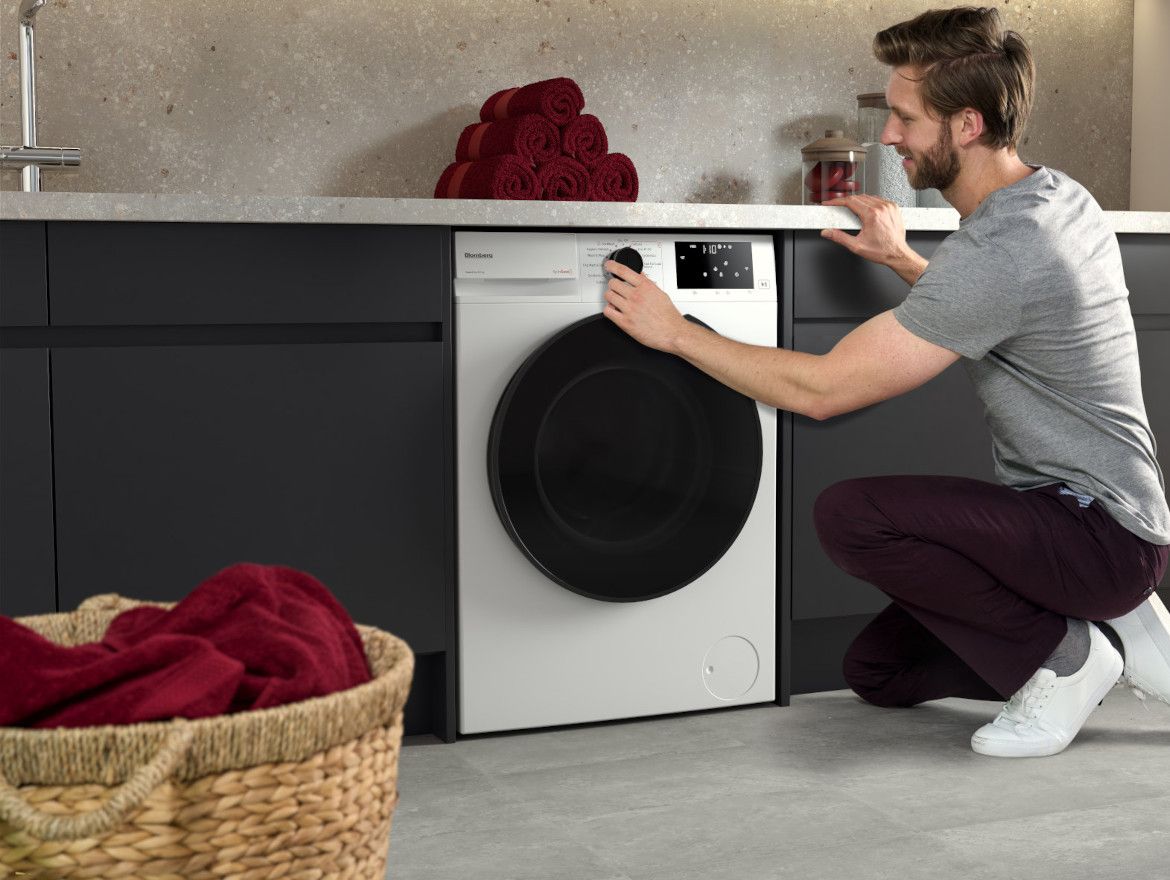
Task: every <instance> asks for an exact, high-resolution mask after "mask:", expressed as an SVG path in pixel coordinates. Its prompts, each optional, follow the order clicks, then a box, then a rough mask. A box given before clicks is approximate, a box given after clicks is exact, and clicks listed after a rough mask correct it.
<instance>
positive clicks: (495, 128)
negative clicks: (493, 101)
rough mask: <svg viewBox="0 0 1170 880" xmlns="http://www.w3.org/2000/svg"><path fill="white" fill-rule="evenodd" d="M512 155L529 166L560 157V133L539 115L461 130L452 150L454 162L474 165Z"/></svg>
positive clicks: (479, 123) (475, 125)
mask: <svg viewBox="0 0 1170 880" xmlns="http://www.w3.org/2000/svg"><path fill="white" fill-rule="evenodd" d="M505 153H511V154H513V155H515V156H519V157H521V158H522V159H527V160H528V161H530V162H532V163H540V162H547V161H548V160H549V159H555V158H556V157H557V156H559V155H560V154H561V130H560V129H559V128H557V127H556V126H555V125H553V124H552V122H550V121H549V120H548V119H545V118H544V117H543V116H541V115H540V114H539V113H525V114H524V115H523V116H518V117H516V118H515V119H502V120H500V121H499V122H475V123H472V124H471V125H469V126H467V128H465V129H463V133H462V134H460V135H459V144H458V145H457V146H456V147H455V161H456V162H475V161H478V160H479V159H488V158H490V157H492V156H502V155H504V154H505Z"/></svg>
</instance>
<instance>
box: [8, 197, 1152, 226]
mask: <svg viewBox="0 0 1170 880" xmlns="http://www.w3.org/2000/svg"><path fill="white" fill-rule="evenodd" d="M902 216H903V219H904V221H905V224H906V228H907V229H908V230H913V231H922V230H953V229H958V228H959V215H958V212H956V211H955V210H954V209H952V208H903V209H902ZM1105 216H1106V217H1108V218H1109V219H1110V221H1112V223H1113V228H1114V231H1115V232H1161V233H1170V212H1165V211H1106V212H1105ZM0 220H102V221H111V220H122V221H129V222H152V223H159V222H164V223H383V224H390V225H399V226H408V225H423V226H427V225H431V226H436V225H437V226H552V227H573V226H580V227H594V228H596V227H606V228H614V229H620V228H624V227H629V228H644V229H648V228H662V229H704V228H706V229H826V228H830V227H836V228H839V229H859V228H860V224H859V222H858V220H857V218H856V217H855V216H854V214H853V213H852V212H851V211H850V210H849V209H848V208H839V207H832V208H822V207H818V206H803V205H758V204H751V205H706V204H685V203H665V202H550V201H543V200H540V201H504V200H496V199H376V198H347V197H341V196H338V197H334V196H224V195H200V194H187V193H73V192H39V193H25V192H18V191H5V192H0Z"/></svg>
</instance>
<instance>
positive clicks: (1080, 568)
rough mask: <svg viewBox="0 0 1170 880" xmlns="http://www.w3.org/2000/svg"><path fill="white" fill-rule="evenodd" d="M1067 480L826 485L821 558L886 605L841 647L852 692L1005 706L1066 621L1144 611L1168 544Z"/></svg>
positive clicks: (879, 701)
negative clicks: (1136, 529) (1027, 485)
mask: <svg viewBox="0 0 1170 880" xmlns="http://www.w3.org/2000/svg"><path fill="white" fill-rule="evenodd" d="M1062 488H1064V490H1065V492H1069V491H1070V490H1069V489H1068V488H1067V487H1064V484H1063V483H1057V484H1054V485H1050V486H1044V487H1041V488H1039V489H1028V490H1025V491H1021V490H1019V489H1013V488H1010V487H1008V486H1001V485H998V484H995V483H988V482H984V481H982V480H973V479H969V478H966V477H954V476H918V475H906V476H882V477H861V478H858V479H852V480H844V481H842V482H839V483H835V484H834V485H832V486H829V487H828V488H827V489H825V490H824V491H823V492H822V493H821V494H820V495H819V496H818V498H817V500H816V504H815V505H814V507H813V518H814V522H815V526H816V530H817V535H818V536H819V538H820V541H821V546H822V547H823V548H824V550H825V553H827V554H828V556H829V558H830V559H831V560H832V561H833V562H834V563H835V564H836V565H837V566H838V567H839V568H841V569H842V570H843V571H845V572H847V573H848V574H851V575H853V576H854V577H857V578H860V579H862V580H864V581H867V582H869V583H871V584H873V585H874V586H875V587H877V588H878V589H879V590H881V591H882V592H883V593H885V594H886V595H887V596H889V597H890V598H891V599H892V600H893V602H891V604H889V605H888V606H887V607H886V608H885V609H884V610H883V611H882V612H881V613H879V614H878V616H877V617H876V618H874V620H872V621H871V622H870V623H869V624H868V625H867V626H866V627H865V629H863V630H862V631H861V633H860V634H859V635H858V636H857V638H856V639H855V640H854V642H853V644H852V645H850V647H849V649H848V651H847V652H846V654H845V660H844V672H845V680H846V682H848V684H849V686H850V687H851V688H852V689H853V690H854V692H856V693H857V695H858V696H860V697H861V698H862V699H864V700H866V701H868V702H870V703H874V704H876V705H879V706H913V705H916V704H918V703H921V702H924V701H926V700H937V699H941V698H943V697H965V698H967V699H975V700H1006V699H1007V698H1008V697H1010V696H1011V695H1012V694H1013V693H1015V692H1016V691H1017V690H1019V689H1020V687H1022V686H1023V685H1024V683H1025V682H1027V680H1028V679H1029V678H1030V677H1031V676H1032V674H1033V673H1034V672H1035V671H1036V670H1037V669H1038V668H1039V667H1040V664H1041V663H1042V662H1043V661H1044V660H1045V659H1047V657H1048V656H1049V655H1050V654H1051V653H1052V651H1053V649H1054V648H1055V647H1056V645H1057V644H1058V643H1059V642H1060V641H1061V639H1063V638H1064V635H1065V632H1066V630H1067V626H1066V623H1065V617H1066V616H1067V617H1076V618H1081V619H1083V620H1093V621H1101V620H1107V619H1109V618H1112V617H1120V616H1121V615H1123V614H1125V613H1127V612H1129V611H1132V610H1133V609H1134V608H1136V607H1137V606H1138V605H1140V604H1141V603H1142V602H1143V601H1144V600H1145V598H1146V597H1147V596H1149V595H1150V593H1152V592H1153V591H1154V589H1155V588H1156V587H1157V585H1158V583H1159V581H1160V580H1161V579H1162V576H1163V574H1164V573H1165V571H1166V565H1167V555H1168V553H1170V546H1167V545H1158V544H1151V543H1150V542H1148V541H1145V540H1143V539H1141V538H1139V537H1138V536H1137V535H1135V534H1133V533H1132V532H1130V531H1128V530H1127V529H1126V528H1124V527H1123V526H1121V525H1120V524H1118V523H1117V521H1116V520H1114V519H1113V518H1112V517H1111V516H1110V515H1109V513H1108V512H1107V511H1106V510H1105V509H1104V508H1103V507H1102V506H1101V503H1100V501H1097V500H1092V501H1089V502H1088V504H1087V505H1085V504H1084V502H1085V501H1086V500H1088V499H1087V498H1085V497H1084V496H1076V495H1071V494H1061V492H1060V490H1061V489H1062Z"/></svg>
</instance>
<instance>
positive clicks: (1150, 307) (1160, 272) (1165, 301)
mask: <svg viewBox="0 0 1170 880" xmlns="http://www.w3.org/2000/svg"><path fill="white" fill-rule="evenodd" d="M1117 242H1118V244H1119V245H1120V246H1121V261H1122V264H1123V265H1124V266H1125V284H1126V286H1127V287H1128V288H1129V310H1130V311H1131V312H1133V313H1134V314H1135V315H1170V235H1148V234H1141V233H1132V234H1128V235H1118V236H1117Z"/></svg>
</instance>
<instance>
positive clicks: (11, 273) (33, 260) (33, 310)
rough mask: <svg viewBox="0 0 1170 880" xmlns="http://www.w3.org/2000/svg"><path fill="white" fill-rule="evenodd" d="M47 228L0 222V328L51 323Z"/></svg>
mask: <svg viewBox="0 0 1170 880" xmlns="http://www.w3.org/2000/svg"><path fill="white" fill-rule="evenodd" d="M46 271H47V269H46V262H45V224H44V223H35V222H32V221H27V220H5V221H3V222H0V327H44V326H45V325H46V324H47V323H48V322H49V297H48V287H47V283H46V274H45V273H46Z"/></svg>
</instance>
